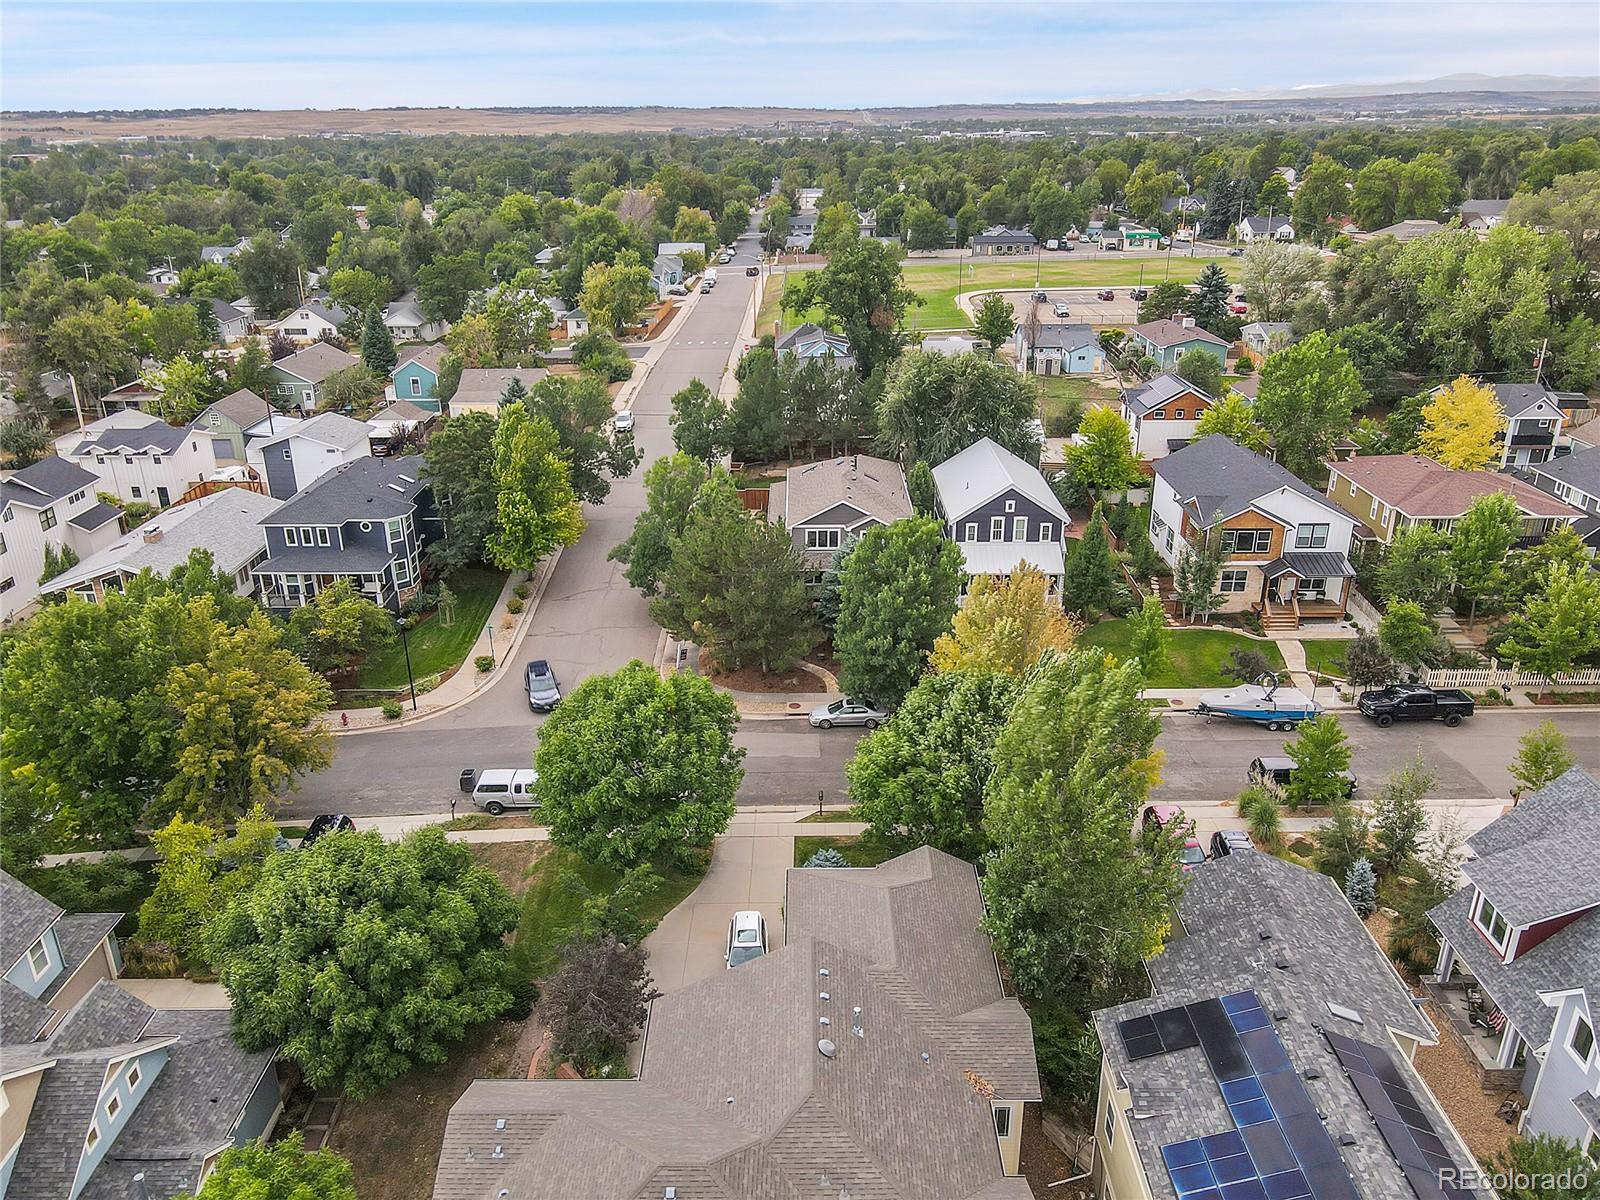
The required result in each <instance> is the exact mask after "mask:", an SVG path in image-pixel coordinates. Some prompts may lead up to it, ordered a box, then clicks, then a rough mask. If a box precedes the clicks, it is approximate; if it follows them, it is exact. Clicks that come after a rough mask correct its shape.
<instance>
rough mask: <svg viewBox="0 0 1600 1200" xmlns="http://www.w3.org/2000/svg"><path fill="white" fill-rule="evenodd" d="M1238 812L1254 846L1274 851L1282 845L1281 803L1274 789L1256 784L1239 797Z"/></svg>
mask: <svg viewBox="0 0 1600 1200" xmlns="http://www.w3.org/2000/svg"><path fill="white" fill-rule="evenodd" d="M1237 807H1238V812H1239V815H1240V816H1241V817H1243V818H1244V821H1245V824H1246V825H1248V826H1249V828H1250V836H1251V837H1252V838H1254V839H1255V841H1256V844H1257V845H1259V846H1261V847H1262V848H1263V849H1265V850H1268V851H1275V850H1277V849H1279V848H1280V847H1281V846H1282V844H1283V801H1282V800H1281V799H1280V798H1279V796H1278V792H1277V789H1276V788H1273V787H1269V786H1268V785H1266V784H1256V785H1255V786H1253V787H1249V788H1246V789H1245V790H1244V791H1243V792H1242V793H1241V794H1240V796H1239V801H1238V805H1237Z"/></svg>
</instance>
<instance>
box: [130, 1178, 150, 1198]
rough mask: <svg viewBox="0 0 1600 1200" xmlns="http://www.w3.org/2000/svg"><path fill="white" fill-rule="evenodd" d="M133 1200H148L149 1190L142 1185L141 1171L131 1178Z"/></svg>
mask: <svg viewBox="0 0 1600 1200" xmlns="http://www.w3.org/2000/svg"><path fill="white" fill-rule="evenodd" d="M133 1200H150V1189H149V1188H147V1187H146V1186H145V1184H144V1172H143V1171H140V1172H138V1173H137V1174H136V1175H134V1177H133Z"/></svg>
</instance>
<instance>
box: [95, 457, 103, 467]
mask: <svg viewBox="0 0 1600 1200" xmlns="http://www.w3.org/2000/svg"><path fill="white" fill-rule="evenodd" d="M94 463H95V466H97V467H103V466H105V465H106V456H105V455H104V454H96V455H95V456H94Z"/></svg>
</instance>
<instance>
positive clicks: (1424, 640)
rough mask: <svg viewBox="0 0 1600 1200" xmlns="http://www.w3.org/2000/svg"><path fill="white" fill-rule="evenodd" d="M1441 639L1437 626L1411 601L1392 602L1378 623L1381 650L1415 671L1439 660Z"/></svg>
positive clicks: (1420, 607)
mask: <svg viewBox="0 0 1600 1200" xmlns="http://www.w3.org/2000/svg"><path fill="white" fill-rule="evenodd" d="M1441 641H1443V639H1442V638H1441V637H1440V636H1439V627H1438V626H1437V625H1435V624H1434V623H1433V618H1432V617H1430V616H1429V615H1428V614H1427V613H1426V612H1425V611H1423V608H1422V606H1421V605H1420V604H1418V603H1417V602H1416V601H1414V600H1401V601H1399V602H1398V603H1395V604H1391V605H1390V606H1389V611H1388V612H1386V613H1384V614H1383V619H1382V620H1381V621H1379V622H1378V644H1379V645H1380V646H1381V647H1382V648H1383V652H1384V653H1385V654H1387V655H1388V656H1389V657H1390V658H1391V659H1393V660H1394V661H1395V662H1397V663H1399V664H1400V665H1401V666H1403V667H1409V668H1411V669H1412V670H1414V671H1420V670H1421V669H1422V668H1423V667H1428V666H1432V665H1433V664H1434V663H1436V662H1438V661H1439V658H1440V655H1441V653H1442V651H1441V648H1440V643H1441Z"/></svg>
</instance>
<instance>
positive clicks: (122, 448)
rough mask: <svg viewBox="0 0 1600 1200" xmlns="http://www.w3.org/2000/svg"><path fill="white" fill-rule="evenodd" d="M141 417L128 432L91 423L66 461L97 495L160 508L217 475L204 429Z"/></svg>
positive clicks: (126, 426) (122, 426) (104, 422)
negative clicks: (89, 478) (89, 479)
mask: <svg viewBox="0 0 1600 1200" xmlns="http://www.w3.org/2000/svg"><path fill="white" fill-rule="evenodd" d="M142 417H143V419H142V421H141V423H140V424H138V425H132V426H130V425H129V424H127V422H126V418H125V417H124V419H123V420H122V421H120V422H118V423H115V424H108V423H107V422H108V421H109V420H111V419H110V418H105V419H102V420H100V421H94V422H91V423H90V424H89V425H86V426H85V427H84V429H83V436H82V437H81V438H79V439H78V441H77V443H76V444H75V445H74V446H73V447H72V449H71V451H69V452H68V453H67V454H66V455H65V457H66V458H67V459H68V460H69V461H71V462H74V463H76V464H77V465H78V466H80V467H82V468H83V469H84V470H86V471H88V472H90V473H91V474H93V475H94V477H95V478H96V480H98V482H97V483H96V485H95V490H96V491H97V492H106V493H108V494H110V495H113V496H115V497H117V499H119V500H125V501H140V502H142V503H145V504H153V505H155V506H156V507H157V508H165V507H166V506H167V505H169V504H171V503H173V502H174V501H176V500H179V499H181V498H182V496H183V494H184V493H185V492H187V491H188V490H189V489H190V488H191V487H193V486H194V485H195V484H197V483H199V482H201V481H202V480H205V479H209V478H211V476H212V475H214V474H215V473H216V470H217V452H216V447H215V445H214V443H213V441H212V437H211V434H210V432H209V431H208V430H206V429H204V428H201V427H199V426H191V427H188V428H184V427H180V426H174V425H168V424H167V423H166V422H165V421H163V420H161V419H160V418H159V417H153V416H150V415H149V414H142Z"/></svg>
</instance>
